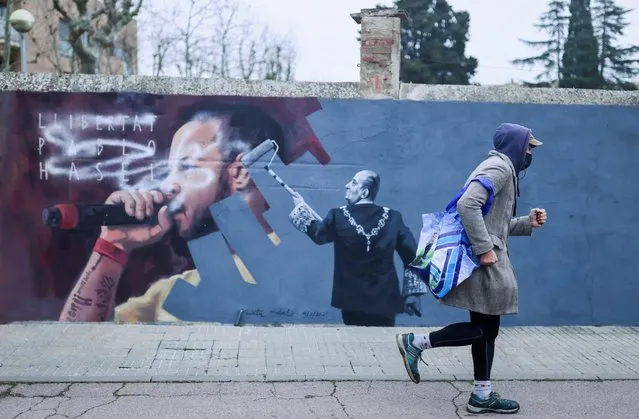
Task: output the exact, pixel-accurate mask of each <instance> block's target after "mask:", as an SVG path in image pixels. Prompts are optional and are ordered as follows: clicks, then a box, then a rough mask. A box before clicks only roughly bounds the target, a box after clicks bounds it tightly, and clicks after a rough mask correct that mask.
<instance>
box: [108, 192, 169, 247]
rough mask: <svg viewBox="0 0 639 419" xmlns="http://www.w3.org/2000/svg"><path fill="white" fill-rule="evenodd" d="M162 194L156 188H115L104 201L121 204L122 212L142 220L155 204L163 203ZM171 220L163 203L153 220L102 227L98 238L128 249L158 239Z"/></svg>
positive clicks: (146, 217)
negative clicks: (127, 189)
mask: <svg viewBox="0 0 639 419" xmlns="http://www.w3.org/2000/svg"><path fill="white" fill-rule="evenodd" d="M165 202H166V197H165V196H164V195H163V194H162V193H161V192H159V191H116V192H113V193H112V194H111V195H110V196H109V197H108V198H107V200H106V201H105V203H106V204H111V205H123V206H124V210H125V212H126V214H127V215H128V216H130V217H135V218H136V219H137V220H139V221H142V220H145V219H148V218H149V217H152V216H153V214H154V212H155V207H156V205H162V204H165ZM172 224H173V220H172V219H171V216H170V215H169V208H168V206H167V205H162V206H161V208H160V211H159V212H158V213H157V223H154V225H150V224H136V225H127V226H103V227H102V233H101V234H100V237H101V238H103V239H104V240H107V241H109V242H111V243H113V244H115V245H116V246H118V247H121V248H122V249H124V250H126V251H128V252H130V251H132V250H134V249H136V248H138V247H143V246H146V245H149V244H152V243H155V242H157V241H158V240H160V239H161V238H162V237H163V236H164V235H165V234H166V233H167V232H168V231H169V229H170V228H171V226H172Z"/></svg>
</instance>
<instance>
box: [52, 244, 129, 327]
mask: <svg viewBox="0 0 639 419" xmlns="http://www.w3.org/2000/svg"><path fill="white" fill-rule="evenodd" d="M122 270H123V266H122V265H120V264H119V263H118V262H116V261H114V260H112V259H109V258H107V257H104V256H102V255H100V254H98V253H95V252H93V253H92V254H91V257H90V258H89V262H88V263H87V266H86V267H85V268H84V271H83V272H82V275H80V279H79V280H78V282H77V283H76V284H75V286H74V287H73V290H71V293H70V294H69V297H68V298H67V301H66V303H65V304H64V308H63V309H62V313H61V314H60V321H76V322H82V321H84V322H95V321H106V320H107V319H108V318H109V317H110V316H111V311H112V307H113V303H114V301H115V292H116V290H117V288H118V282H119V281H120V276H121V275H122Z"/></svg>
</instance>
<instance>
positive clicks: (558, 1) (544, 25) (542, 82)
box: [511, 0, 569, 87]
mask: <svg viewBox="0 0 639 419" xmlns="http://www.w3.org/2000/svg"><path fill="white" fill-rule="evenodd" d="M567 9H568V1H567V0H552V1H550V2H549V3H548V10H547V11H546V12H544V13H542V15H541V16H540V17H539V23H537V24H535V27H536V28H537V29H538V30H539V31H541V32H544V33H546V34H547V35H548V37H547V38H546V39H545V40H541V41H530V40H523V39H520V41H522V42H523V43H525V44H526V45H528V46H530V47H533V48H535V49H541V53H540V54H539V55H535V56H532V57H526V58H518V59H516V60H513V61H511V63H512V64H515V65H520V66H533V65H535V64H542V65H543V67H544V71H543V72H541V73H540V74H538V75H537V76H536V77H535V80H536V81H537V83H528V82H524V84H525V85H527V86H530V87H548V86H552V85H557V84H558V83H559V80H560V79H561V56H562V54H563V50H564V43H565V42H566V29H567V27H568V19H569V15H568V14H567Z"/></svg>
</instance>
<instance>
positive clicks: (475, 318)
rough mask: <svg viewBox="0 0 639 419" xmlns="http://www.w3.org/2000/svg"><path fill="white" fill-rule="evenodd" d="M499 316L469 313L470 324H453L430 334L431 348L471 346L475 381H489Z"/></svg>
mask: <svg viewBox="0 0 639 419" xmlns="http://www.w3.org/2000/svg"><path fill="white" fill-rule="evenodd" d="M499 319H500V318H499V316H491V315H489V314H482V313H476V312H474V311H471V312H470V323H454V324H451V325H448V326H446V327H444V328H443V329H439V330H438V331H436V332H433V333H431V334H430V344H431V346H432V347H433V348H437V347H442V346H467V345H471V351H472V354H473V367H474V370H475V380H477V381H488V380H490V370H491V369H492V368H493V358H494V357H495V339H497V335H498V334H499Z"/></svg>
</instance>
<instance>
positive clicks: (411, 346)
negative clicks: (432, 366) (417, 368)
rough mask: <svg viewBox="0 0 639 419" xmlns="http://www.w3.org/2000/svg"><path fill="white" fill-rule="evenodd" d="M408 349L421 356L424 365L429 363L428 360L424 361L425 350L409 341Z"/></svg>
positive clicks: (411, 352) (413, 354) (415, 355)
mask: <svg viewBox="0 0 639 419" xmlns="http://www.w3.org/2000/svg"><path fill="white" fill-rule="evenodd" d="M406 349H407V350H408V352H410V354H411V355H412V356H414V357H419V360H420V361H422V362H423V363H424V365H426V366H428V364H427V363H426V361H424V358H423V357H422V356H423V355H424V351H420V350H419V349H417V348H416V347H415V346H414V345H413V344H412V343H409V344H408V348H406Z"/></svg>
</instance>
